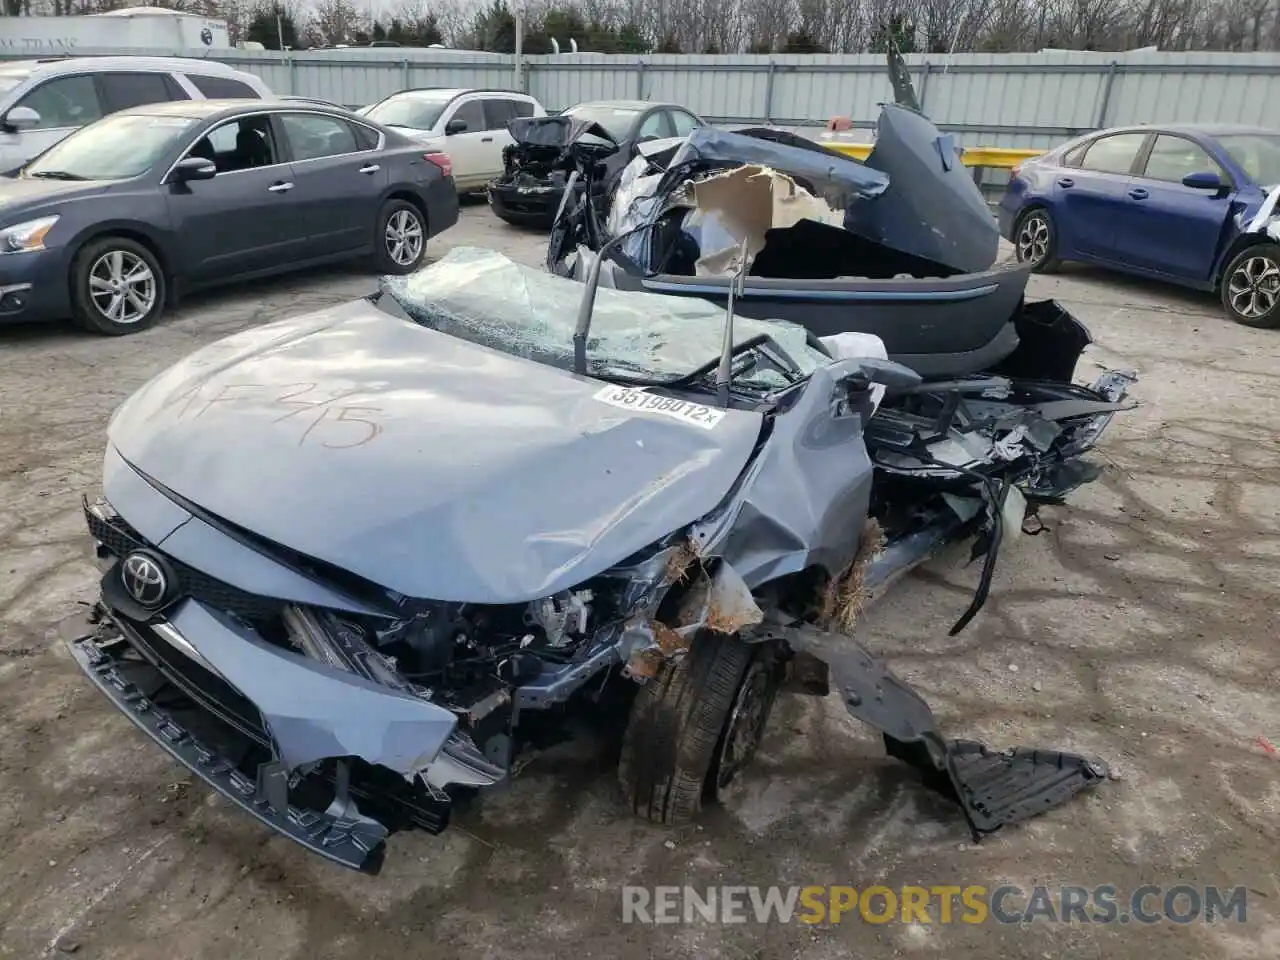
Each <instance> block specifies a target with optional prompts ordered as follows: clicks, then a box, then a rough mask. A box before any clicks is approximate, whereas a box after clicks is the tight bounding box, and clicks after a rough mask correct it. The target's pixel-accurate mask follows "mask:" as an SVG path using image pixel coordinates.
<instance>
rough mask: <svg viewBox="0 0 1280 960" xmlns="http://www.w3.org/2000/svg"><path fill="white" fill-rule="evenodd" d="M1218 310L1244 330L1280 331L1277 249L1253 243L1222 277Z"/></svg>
mask: <svg viewBox="0 0 1280 960" xmlns="http://www.w3.org/2000/svg"><path fill="white" fill-rule="evenodd" d="M1222 306H1223V307H1224V308H1225V309H1226V311H1227V316H1229V317H1230V318H1231V319H1232V320H1234V321H1235V322H1236V323H1242V324H1244V325H1245V326H1246V327H1262V328H1273V327H1280V247H1278V246H1276V245H1275V244H1271V243H1256V244H1254V245H1253V246H1252V247H1246V248H1245V249H1244V250H1241V251H1240V252H1239V253H1238V254H1236V256H1235V258H1234V259H1233V260H1232V261H1231V263H1230V264H1229V265H1228V266H1227V269H1226V270H1225V271H1224V272H1223V274H1222Z"/></svg>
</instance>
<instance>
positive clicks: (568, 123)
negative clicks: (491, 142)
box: [507, 116, 617, 148]
mask: <svg viewBox="0 0 1280 960" xmlns="http://www.w3.org/2000/svg"><path fill="white" fill-rule="evenodd" d="M507 132H508V133H510V134H511V139H512V140H514V141H515V142H516V143H517V144H519V145H520V146H524V147H556V148H562V147H565V146H568V145H569V144H571V143H573V142H574V141H575V140H577V139H578V138H579V137H581V136H582V135H583V134H590V135H592V136H594V137H599V138H600V139H601V140H606V141H608V142H609V143H612V144H615V145H616V144H617V141H616V140H614V138H613V137H611V136H610V135H609V132H608V131H607V130H605V129H604V127H602V126H600V125H599V124H598V123H593V122H592V121H590V120H582V119H580V118H578V117H569V116H552V117H517V118H516V119H515V120H512V121H511V122H510V123H508V124H507Z"/></svg>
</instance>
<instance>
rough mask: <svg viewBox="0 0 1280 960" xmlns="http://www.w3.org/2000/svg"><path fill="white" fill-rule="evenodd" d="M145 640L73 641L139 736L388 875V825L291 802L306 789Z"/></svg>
mask: <svg viewBox="0 0 1280 960" xmlns="http://www.w3.org/2000/svg"><path fill="white" fill-rule="evenodd" d="M139 639H140V634H139V632H138V631H136V630H130V629H129V628H128V627H127V626H122V625H121V624H119V623H114V622H110V621H106V622H104V624H103V625H101V628H100V630H99V631H98V632H97V633H96V634H93V635H90V636H86V637H81V638H80V639H78V640H75V641H73V642H72V643H71V645H70V646H71V655H72V657H74V658H75V661H76V663H77V664H78V665H79V666H80V669H81V670H83V671H84V672H85V674H86V675H87V676H88V677H89V679H90V680H92V681H93V682H94V684H95V685H96V686H97V687H98V689H99V690H101V691H102V692H103V693H104V694H105V695H106V696H107V698H108V699H109V700H110V701H111V702H112V703H113V704H115V706H116V707H117V708H118V709H119V710H120V711H121V712H122V713H123V714H124V715H125V716H127V717H128V718H129V719H130V720H131V721H133V723H134V725H135V726H137V727H138V729H140V730H142V731H143V732H144V733H146V734H147V735H148V736H149V737H151V739H152V740H154V741H155V742H156V743H157V744H159V745H160V746H161V747H163V748H164V749H165V750H166V751H167V752H168V753H169V755H170V756H172V757H173V758H174V759H175V760H177V761H178V762H179V763H181V764H182V765H183V766H185V767H186V768H187V769H189V770H190V771H191V772H192V773H194V774H195V775H196V776H198V777H199V778H200V779H201V780H203V781H204V782H205V783H207V784H208V785H209V786H210V787H212V788H213V789H214V790H216V791H217V792H218V793H220V794H221V795H222V796H223V797H225V798H226V799H228V800H230V801H231V802H232V803H233V804H235V805H236V806H237V807H239V808H240V809H241V810H242V811H244V812H245V813H247V814H249V815H250V816H251V817H253V818H254V819H255V820H257V821H258V822H260V823H262V824H265V825H266V826H268V827H270V828H271V829H272V830H274V831H276V832H277V833H279V834H281V835H282V836H285V837H288V838H289V839H290V840H293V841H295V842H296V843H300V844H302V846H304V847H306V848H307V849H308V850H310V851H311V852H312V853H315V854H317V855H319V856H322V857H324V858H325V859H327V860H331V861H333V862H334V863H338V864H340V865H342V866H344V867H350V868H352V869H354V870H360V871H362V872H365V873H377V872H378V871H379V870H380V869H381V868H382V860H383V854H384V850H385V841H386V838H387V835H388V832H389V831H388V829H387V827H386V825H384V824H383V823H381V822H379V821H377V820H374V819H372V818H371V817H368V816H364V815H362V814H360V813H358V812H357V813H355V814H354V815H351V814H352V811H354V810H355V808H354V807H342V806H341V805H335V804H333V803H330V804H329V805H328V806H326V807H320V806H319V804H317V805H316V806H312V805H308V804H305V803H294V802H291V799H292V798H291V797H290V798H289V799H284V797H288V796H289V795H290V794H294V793H299V792H300V791H299V789H298V788H299V787H300V786H302V784H301V783H296V784H292V785H291V784H290V783H289V778H288V777H287V776H286V775H285V774H284V771H283V769H282V768H281V767H280V765H279V764H278V763H276V762H273V761H272V760H271V758H270V754H269V752H267V751H265V750H263V748H262V745H261V744H260V743H259V742H258V741H257V740H256V739H255V738H254V737H252V736H251V735H250V734H249V733H247V732H246V730H245V729H241V728H239V727H238V726H237V725H235V724H234V723H232V722H228V720H226V719H223V718H222V717H219V716H217V715H215V714H214V713H213V712H211V711H209V710H206V709H204V708H203V705H202V704H201V703H200V700H199V699H198V698H199V696H200V695H199V694H195V695H193V690H192V689H191V687H190V685H189V684H187V683H181V684H179V683H175V682H174V674H173V671H172V669H171V668H167V669H165V668H161V667H160V666H158V665H157V663H158V662H163V660H161V659H160V658H159V657H157V656H156V654H155V653H154V651H152V650H150V649H149V648H148V647H147V645H146V644H145V643H140V642H139ZM131 641H132V642H131ZM144 650H146V652H147V653H150V654H151V657H148V656H146V654H144V653H143V651H144ZM118 652H119V653H124V654H127V655H125V656H120V655H117V653H118ZM128 654H131V655H128ZM153 658H154V659H153ZM162 700H163V702H164V703H165V706H164V707H161V706H160V702H161V701H162ZM246 758H249V759H246ZM255 759H256V760H259V761H260V762H259V763H258V764H257V767H256V771H255V775H251V774H250V773H249V772H247V771H246V767H247V766H252V761H253V760H255ZM310 779H312V780H313V782H312V783H308V784H306V786H307V787H310V788H312V791H311V792H312V793H313V794H314V793H316V792H317V791H322V790H323V787H324V784H323V783H322V782H319V781H320V780H322V779H323V777H320V778H316V777H313V778H310ZM321 795H323V794H321ZM434 800H435V803H434V804H432V805H431V806H430V807H427V806H423V807H422V808H421V809H420V811H418V812H419V819H420V820H421V821H422V822H421V823H420V824H419V825H420V826H425V827H427V828H428V829H431V830H432V832H435V833H438V832H440V831H441V830H443V829H444V828H445V826H446V825H447V824H448V821H449V802H448V798H447V797H446V796H444V795H443V794H442V795H441V796H440V797H437V798H434ZM321 803H323V800H322V801H321Z"/></svg>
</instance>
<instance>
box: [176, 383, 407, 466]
mask: <svg viewBox="0 0 1280 960" xmlns="http://www.w3.org/2000/svg"><path fill="white" fill-rule="evenodd" d="M364 393H365V391H363V390H360V389H356V388H332V389H327V390H326V389H321V388H320V385H319V384H316V383H291V384H282V385H274V384H264V383H226V384H221V385H219V386H215V385H211V384H208V383H198V384H196V385H194V386H193V387H191V388H189V389H187V390H184V391H181V392H180V393H178V394H177V395H176V396H175V397H174V398H173V401H172V403H173V404H180V406H176V411H175V412H174V414H173V421H174V422H175V423H181V422H186V421H190V420H199V419H200V418H201V417H203V416H204V415H205V414H206V413H208V412H209V411H210V410H211V409H213V408H215V407H218V408H220V409H223V410H229V411H234V410H235V409H236V408H239V409H241V410H242V411H245V412H256V411H262V410H277V409H278V410H283V411H284V412H283V413H281V414H278V415H276V416H273V417H272V418H271V422H272V423H284V422H286V421H288V422H290V424H292V423H297V424H298V425H299V427H300V429H301V434H300V435H299V436H298V439H297V445H298V446H299V447H301V446H304V445H307V444H308V443H310V444H319V445H320V446H322V447H327V448H328V449H330V450H346V449H349V448H351V447H362V446H364V445H365V444H367V443H369V442H371V441H372V440H374V439H375V438H377V437H378V436H380V435H381V434H382V432H383V429H384V427H385V424H384V422H383V421H384V419H385V418H384V416H383V409H382V408H381V407H374V406H369V405H368V404H362V403H346V402H343V401H348V400H350V399H352V398H353V397H357V396H361V395H364ZM170 409H173V406H172V405H171V407H170ZM317 428H319V429H317Z"/></svg>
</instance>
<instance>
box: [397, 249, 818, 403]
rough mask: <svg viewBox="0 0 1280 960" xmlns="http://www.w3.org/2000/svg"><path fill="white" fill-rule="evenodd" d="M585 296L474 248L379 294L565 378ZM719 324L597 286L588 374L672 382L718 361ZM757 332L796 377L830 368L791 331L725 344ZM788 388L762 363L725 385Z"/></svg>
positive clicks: (668, 303)
mask: <svg viewBox="0 0 1280 960" xmlns="http://www.w3.org/2000/svg"><path fill="white" fill-rule="evenodd" d="M584 290H585V287H584V285H583V284H581V283H578V282H577V281H574V280H568V279H566V278H564V277H558V276H555V275H554V274H550V273H546V272H544V271H543V270H540V269H536V268H534V267H528V266H524V265H523V264H518V263H515V262H514V261H512V260H509V259H508V258H507V257H504V256H503V255H502V254H500V253H495V252H493V251H491V250H481V249H478V248H475V247H456V248H455V249H453V250H452V251H450V252H449V254H448V255H447V256H445V257H443V258H442V259H440V260H438V261H437V262H436V263H434V264H432V265H431V266H429V267H426V268H424V269H422V270H419V271H417V272H416V273H412V274H409V275H408V276H405V277H387V278H385V279H384V280H383V281H382V291H383V293H384V294H386V295H387V296H390V297H391V298H392V299H393V300H394V301H395V302H396V303H397V304H399V305H400V307H401V309H403V311H404V312H405V313H406V314H408V316H409V317H410V318H412V319H413V320H414V321H416V322H418V323H421V324H423V325H424V326H427V327H431V328H432V329H435V330H439V331H441V332H442V333H447V334H450V335H451V336H455V337H459V338H461V339H463V340H468V341H471V342H472V343H479V344H482V345H484V346H486V347H490V348H492V349H494V350H499V351H501V352H502V353H506V354H510V355H512V356H518V357H524V358H526V359H529V360H536V361H537V362H539V363H545V364H548V365H550V366H553V367H560V368H561V369H565V370H570V369H572V367H573V330H574V326H575V325H576V322H577V315H578V303H579V301H580V300H581V298H582V294H583V291H584ZM724 320H725V315H724V310H723V309H721V308H720V307H717V306H715V305H713V304H710V303H707V302H706V301H704V300H695V299H692V298H689V297H669V296H663V295H661V294H655V293H643V292H638V291H629V290H614V289H610V288H606V287H601V288H600V289H599V290H598V291H597V293H596V303H595V311H594V313H593V314H592V320H591V333H590V337H589V340H588V343H587V370H588V372H589V373H591V374H593V375H594V376H598V377H601V378H602V379H608V378H610V377H637V378H652V379H655V380H669V379H675V378H677V377H680V376H683V375H684V374H687V373H689V372H690V371H692V370H696V369H697V368H698V367H700V366H702V365H703V364H705V363H707V362H708V361H709V360H714V359H715V358H716V357H718V356H719V355H720V348H721V343H722V340H723V337H724ZM762 333H766V334H768V335H769V336H770V337H772V338H773V340H774V341H775V342H776V343H777V344H778V345H779V346H780V347H781V348H782V349H783V350H784V351H786V353H787V354H789V355H790V357H791V358H792V359H793V360H794V361H795V363H796V367H797V371H796V372H797V373H798V375H799V376H801V377H807V376H808V375H809V374H811V373H813V371H814V370H816V369H818V367H820V366H822V365H824V364H827V363H829V362H830V358H828V357H827V356H826V355H825V354H823V353H821V352H820V351H818V350H815V349H814V348H813V347H811V346H809V343H808V336H807V334H806V332H805V329H804V328H803V327H801V326H799V325H798V324H794V323H787V322H785V321H781V320H753V319H751V318H749V317H743V316H737V317H735V318H734V324H733V334H734V343H741V342H742V341H744V340H748V339H750V338H751V337H754V336H757V335H759V334H762ZM713 375H714V374H713ZM788 382H789V381H788V379H787V378H786V377H785V376H783V375H782V374H781V373H779V372H778V371H776V370H773V369H768V368H766V367H764V366H763V365H760V366H751V367H750V368H748V369H747V370H746V371H745V372H742V373H740V374H737V375H735V378H734V384H735V386H738V387H747V388H750V389H756V390H762V391H770V390H774V389H779V388H782V387H785V386H786V385H787V384H788Z"/></svg>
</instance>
